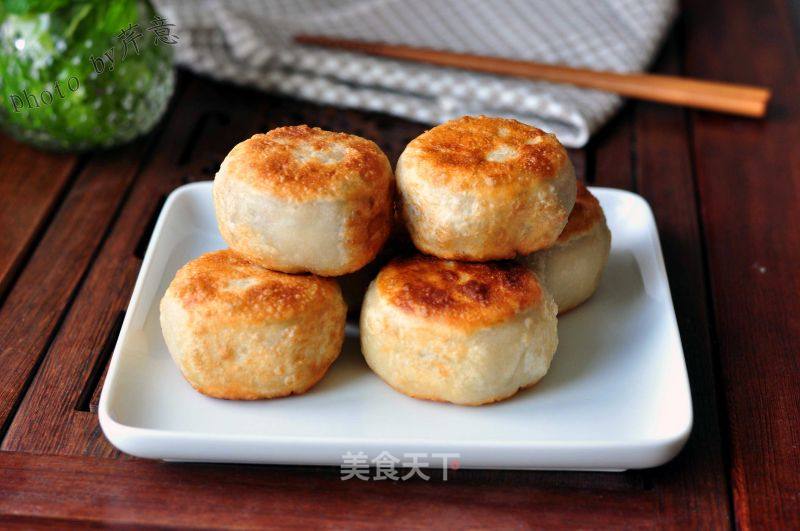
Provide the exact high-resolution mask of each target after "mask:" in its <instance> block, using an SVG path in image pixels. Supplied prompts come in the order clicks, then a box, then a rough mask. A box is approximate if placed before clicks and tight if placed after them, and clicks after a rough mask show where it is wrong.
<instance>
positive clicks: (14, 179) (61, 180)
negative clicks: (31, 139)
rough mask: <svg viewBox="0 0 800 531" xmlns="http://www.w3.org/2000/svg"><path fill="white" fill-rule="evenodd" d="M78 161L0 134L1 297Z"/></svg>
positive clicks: (71, 156) (0, 297)
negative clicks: (43, 150) (42, 150)
mask: <svg viewBox="0 0 800 531" xmlns="http://www.w3.org/2000/svg"><path fill="white" fill-rule="evenodd" d="M77 164H78V157H77V156H76V155H65V154H52V153H42V152H40V151H38V150H36V149H34V148H32V147H29V146H26V145H24V144H20V143H19V142H16V141H15V140H12V139H11V138H9V137H8V136H5V135H0V197H2V201H0V227H2V231H0V301H1V300H2V299H3V296H4V295H5V293H6V291H7V289H8V287H9V285H10V283H11V280H12V279H13V278H14V276H15V273H16V272H17V270H18V267H19V265H20V264H21V262H22V261H23V259H24V257H25V255H26V254H27V253H28V251H29V250H30V247H31V246H32V244H33V243H34V241H35V240H36V237H37V235H38V234H39V232H40V230H41V229H42V228H43V225H44V224H45V222H46V220H47V218H48V215H49V214H50V212H52V210H53V207H54V205H56V204H57V203H58V199H59V198H60V197H61V195H62V193H63V191H64V190H65V189H66V187H67V186H68V183H69V177H70V174H71V173H72V170H73V169H74V168H75V167H76V165H77Z"/></svg>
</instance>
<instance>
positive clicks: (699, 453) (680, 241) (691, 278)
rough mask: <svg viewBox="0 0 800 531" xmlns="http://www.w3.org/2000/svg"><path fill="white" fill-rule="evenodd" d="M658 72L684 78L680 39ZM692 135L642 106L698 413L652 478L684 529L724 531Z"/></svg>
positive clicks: (640, 141)
mask: <svg viewBox="0 0 800 531" xmlns="http://www.w3.org/2000/svg"><path fill="white" fill-rule="evenodd" d="M677 33H678V34H679V35H680V34H681V33H682V32H680V30H679V31H678V32H677ZM658 70H659V71H660V72H664V73H668V74H680V73H681V70H680V59H679V49H678V42H677V39H673V40H672V41H671V42H670V43H669V44H668V45H667V48H666V49H665V51H664V54H663V57H662V61H661V62H660V64H659V69H658ZM687 133H688V118H687V113H686V111H684V110H681V109H675V108H670V107H665V106H659V105H653V104H647V103H641V104H637V106H636V120H635V125H634V138H635V152H634V153H635V157H634V165H633V166H634V175H635V182H636V187H637V192H638V193H639V194H641V195H642V196H643V197H644V198H645V199H647V201H648V202H649V203H650V205H651V207H652V208H653V213H654V214H655V217H656V222H657V223H658V229H659V234H660V239H661V245H662V249H663V252H664V256H665V262H666V266H667V274H668V276H669V281H670V288H671V291H672V299H673V303H674V305H675V312H676V314H677V316H678V326H679V328H680V333H681V341H682V344H683V349H684V356H685V358H686V366H687V369H688V372H689V381H690V384H691V390H692V401H693V409H694V427H693V429H692V435H691V436H690V438H689V441H688V443H687V445H686V448H685V449H684V451H683V452H682V453H681V454H680V455H679V456H678V457H677V458H676V459H675V460H674V461H672V462H671V463H668V464H667V465H665V466H663V467H661V468H659V469H656V470H654V471H652V472H651V473H649V477H650V478H651V480H652V481H653V482H654V483H655V484H656V485H668V488H666V489H664V491H663V493H662V495H661V510H662V512H663V513H666V514H671V515H673V517H674V518H675V519H676V520H677V522H678V524H679V525H680V527H683V528H688V529H720V528H724V527H730V526H731V525H732V522H731V521H730V511H731V507H730V503H729V484H728V480H727V474H726V470H725V463H724V460H723V453H724V447H725V446H724V445H725V443H724V441H723V440H722V438H721V436H720V429H719V422H720V417H719V411H718V407H717V403H716V395H717V385H716V381H715V377H714V363H713V359H714V358H713V349H712V344H711V336H710V331H709V325H710V320H711V319H710V313H709V306H710V304H709V302H708V301H707V297H706V294H707V287H708V286H707V283H706V278H705V269H704V257H703V253H702V250H703V235H702V232H701V230H700V226H699V223H698V211H699V208H698V204H697V202H696V197H695V181H694V175H693V171H692V156H691V152H690V148H689V141H688V138H687Z"/></svg>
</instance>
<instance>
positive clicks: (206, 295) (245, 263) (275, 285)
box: [169, 249, 339, 324]
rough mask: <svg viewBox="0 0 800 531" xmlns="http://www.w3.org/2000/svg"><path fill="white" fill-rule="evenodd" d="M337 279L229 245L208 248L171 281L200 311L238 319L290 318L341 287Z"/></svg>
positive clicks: (182, 298)
mask: <svg viewBox="0 0 800 531" xmlns="http://www.w3.org/2000/svg"><path fill="white" fill-rule="evenodd" d="M338 290H339V288H338V286H337V284H336V282H335V281H334V280H332V279H330V280H329V279H323V278H320V277H317V276H314V275H288V274H285V273H278V272H275V271H270V270H269V269H265V268H263V267H261V266H258V265H255V264H253V263H252V262H250V261H249V260H247V259H245V258H243V257H242V256H241V255H239V254H237V253H236V252H234V251H231V250H229V249H226V250H222V251H216V252H211V253H207V254H204V255H203V256H201V257H199V258H196V259H195V260H192V261H191V262H189V263H188V264H186V265H185V266H183V267H182V268H181V269H179V270H178V272H177V273H176V274H175V279H174V280H173V281H172V284H170V287H169V293H170V294H171V295H172V296H174V297H175V298H176V299H177V300H178V301H179V302H180V304H181V305H182V306H183V307H184V308H185V309H186V310H190V309H191V310H192V311H193V313H194V315H195V316H196V317H202V316H203V315H207V316H209V317H211V316H213V319H214V324H219V323H220V320H221V319H222V320H224V319H225V318H226V316H228V317H229V318H231V319H235V320H236V322H238V323H241V322H248V321H249V322H254V323H259V322H264V321H270V320H275V319H277V320H281V321H283V320H286V319H290V318H291V317H292V316H294V315H297V314H299V313H301V312H304V311H307V310H309V309H311V308H313V307H314V305H315V304H317V303H319V301H322V300H326V299H327V298H329V297H330V296H331V293H332V292H334V291H338Z"/></svg>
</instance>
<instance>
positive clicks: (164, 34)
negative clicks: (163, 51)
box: [89, 15, 179, 75]
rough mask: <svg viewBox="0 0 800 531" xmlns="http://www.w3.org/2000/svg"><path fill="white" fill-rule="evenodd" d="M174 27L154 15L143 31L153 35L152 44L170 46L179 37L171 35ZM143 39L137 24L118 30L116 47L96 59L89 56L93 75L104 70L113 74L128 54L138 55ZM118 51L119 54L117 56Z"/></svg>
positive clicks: (143, 36) (162, 18)
mask: <svg viewBox="0 0 800 531" xmlns="http://www.w3.org/2000/svg"><path fill="white" fill-rule="evenodd" d="M174 27H175V24H170V23H168V22H167V20H166V19H165V18H164V17H161V16H158V15H156V16H154V17H153V19H152V20H151V21H150V24H149V25H148V26H147V27H146V28H145V31H148V32H150V33H152V34H153V44H156V45H159V44H169V45H171V44H177V43H178V38H179V35H176V34H174V33H173V28H174ZM144 38H145V35H144V33H143V32H142V28H141V26H139V24H138V23H137V24H129V25H128V27H127V28H124V29H122V30H120V32H119V33H118V34H117V36H116V40H117V42H118V47H117V45H115V46H112V47H111V48H109V49H108V50H106V51H105V52H103V54H102V55H100V56H98V57H95V56H94V55H91V56H89V60H90V61H91V63H92V67H93V68H94V71H95V73H97V74H98V75H99V74H102V73H103V72H105V71H106V70H108V71H109V72H113V71H114V67H115V66H116V65H117V64H118V63H120V62H121V61H124V60H125V59H127V57H128V54H129V53H135V54H136V55H139V53H140V52H141V48H140V42H141V41H142V39H144ZM118 49H119V54H117V50H118Z"/></svg>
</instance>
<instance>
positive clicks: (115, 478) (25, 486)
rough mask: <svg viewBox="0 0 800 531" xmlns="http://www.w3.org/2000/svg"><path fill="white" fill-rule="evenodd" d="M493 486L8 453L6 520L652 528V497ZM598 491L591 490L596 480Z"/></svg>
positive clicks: (522, 480)
mask: <svg viewBox="0 0 800 531" xmlns="http://www.w3.org/2000/svg"><path fill="white" fill-rule="evenodd" d="M503 477H504V480H503V481H502V482H500V481H498V482H495V483H493V484H490V485H487V484H485V483H484V481H483V477H482V475H481V474H473V473H471V471H464V470H462V471H458V472H454V473H452V474H451V478H450V480H449V481H448V482H447V483H446V484H442V483H441V482H440V481H436V480H431V481H429V482H426V481H422V480H414V481H409V482H405V483H403V484H397V483H395V482H391V481H388V482H362V481H357V480H356V481H345V482H343V481H341V480H340V479H339V472H338V469H335V468H312V467H305V468H301V467H258V466H223V465H190V464H167V463H159V462H153V461H119V460H112V459H93V458H86V457H58V456H35V455H31V454H25V453H22V452H3V453H0V514H9V515H13V516H14V517H16V518H18V519H21V518H24V517H26V516H36V517H38V518H43V519H65V520H71V521H74V522H90V523H91V522H95V523H96V522H114V523H117V524H130V525H137V526H140V525H162V526H163V525H170V526H189V525H195V526H209V525H214V526H231V527H264V526H271V527H315V528H316V527H331V528H333V527H342V526H346V527H347V528H370V529H373V528H394V529H397V528H431V527H438V528H442V527H446V528H449V529H455V528H463V527H472V528H476V527H483V528H492V529H499V528H512V527H513V528H519V527H522V528H530V527H536V528H546V527H551V528H552V527H562V528H563V527H582V528H589V527H591V528H596V527H598V526H607V527H616V528H620V527H639V528H643V527H652V522H651V517H652V516H651V515H652V514H653V513H654V512H655V511H656V510H657V507H656V503H657V500H656V499H655V498H654V497H653V496H651V495H650V494H649V493H648V492H645V491H642V492H628V491H619V490H605V489H596V488H593V487H591V486H590V487H587V486H579V487H562V488H554V487H553V485H552V483H549V482H545V484H543V485H542V484H539V483H538V482H537V481H536V477H537V476H536V475H535V474H534V475H531V474H528V473H526V472H505V473H503ZM589 485H591V484H589Z"/></svg>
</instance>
